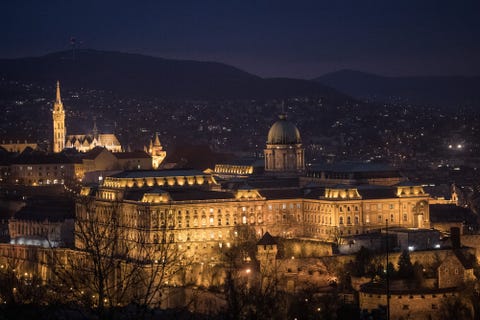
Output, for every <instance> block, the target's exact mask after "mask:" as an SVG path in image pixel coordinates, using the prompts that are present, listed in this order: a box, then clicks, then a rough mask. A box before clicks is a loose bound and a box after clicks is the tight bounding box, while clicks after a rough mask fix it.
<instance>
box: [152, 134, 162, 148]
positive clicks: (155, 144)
mask: <svg viewBox="0 0 480 320" xmlns="http://www.w3.org/2000/svg"><path fill="white" fill-rule="evenodd" d="M153 146H154V147H161V146H162V145H161V143H160V138H158V133H157V132H155V141H154V142H153Z"/></svg>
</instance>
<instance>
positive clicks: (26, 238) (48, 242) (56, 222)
mask: <svg viewBox="0 0 480 320" xmlns="http://www.w3.org/2000/svg"><path fill="white" fill-rule="evenodd" d="M74 216H75V207H74V203H73V200H58V199H53V198H44V199H40V200H34V201H31V202H30V203H27V205H26V206H25V207H23V208H22V209H20V211H18V212H16V213H15V215H14V216H13V217H12V218H10V220H9V223H8V229H9V234H10V243H11V244H21V245H31V246H42V247H45V248H49V247H58V246H71V245H72V244H73V240H74Z"/></svg>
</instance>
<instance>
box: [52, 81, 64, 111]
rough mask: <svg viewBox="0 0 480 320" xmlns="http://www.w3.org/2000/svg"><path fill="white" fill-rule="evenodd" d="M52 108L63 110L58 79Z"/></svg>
mask: <svg viewBox="0 0 480 320" xmlns="http://www.w3.org/2000/svg"><path fill="white" fill-rule="evenodd" d="M53 109H54V110H56V111H61V110H63V103H62V97H61V96H60V81H57V91H56V94H55V103H54V108H53Z"/></svg>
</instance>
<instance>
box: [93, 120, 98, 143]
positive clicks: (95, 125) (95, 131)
mask: <svg viewBox="0 0 480 320" xmlns="http://www.w3.org/2000/svg"><path fill="white" fill-rule="evenodd" d="M92 133H93V137H94V138H95V139H97V140H98V128H97V117H95V116H94V117H93V130H92Z"/></svg>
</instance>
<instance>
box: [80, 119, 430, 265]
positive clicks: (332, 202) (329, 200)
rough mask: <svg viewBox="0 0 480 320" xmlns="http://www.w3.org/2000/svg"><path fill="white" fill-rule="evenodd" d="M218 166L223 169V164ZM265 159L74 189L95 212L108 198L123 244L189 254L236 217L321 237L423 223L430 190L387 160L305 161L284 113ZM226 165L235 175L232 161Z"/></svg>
mask: <svg viewBox="0 0 480 320" xmlns="http://www.w3.org/2000/svg"><path fill="white" fill-rule="evenodd" d="M218 167H219V168H221V171H222V177H225V173H228V171H229V164H222V165H219V166H218ZM264 169H265V171H266V174H258V175H255V174H254V173H253V172H254V170H253V168H248V166H247V167H245V166H244V167H242V168H241V170H240V171H241V173H243V174H244V177H243V178H236V179H225V178H223V179H222V178H221V177H219V176H217V175H216V174H215V172H213V173H212V174H210V173H206V172H202V171H195V170H162V171H125V172H122V173H118V174H116V175H112V176H109V177H106V178H105V179H104V181H103V183H102V184H101V185H99V186H98V187H96V188H92V187H84V189H83V190H82V193H81V195H82V197H83V198H84V199H90V200H91V201H92V202H94V203H95V204H96V205H95V206H94V207H95V208H96V210H97V211H96V212H97V214H98V215H102V214H112V210H106V209H105V208H113V207H115V208H116V213H115V214H116V215H118V216H119V217H120V220H119V221H121V223H120V224H121V227H122V228H124V230H125V231H126V233H127V234H128V236H126V237H125V238H124V239H125V242H126V243H125V245H126V246H129V245H128V243H127V242H130V241H131V242H135V241H138V240H139V239H146V240H147V241H150V242H151V243H152V244H153V243H156V242H158V241H162V238H163V241H169V242H173V243H176V244H177V245H178V246H179V247H182V248H183V249H185V250H187V251H188V252H189V255H191V256H192V257H194V259H195V261H203V260H205V259H207V260H208V261H210V262H211V260H214V259H218V257H216V256H215V255H216V254H217V255H218V249H219V248H222V247H224V246H227V247H228V246H230V245H231V243H232V242H234V241H235V238H236V236H237V232H236V230H237V228H238V227H240V226H248V227H251V228H252V229H254V230H255V231H256V233H257V235H258V236H259V237H260V236H261V235H263V234H264V233H265V232H267V231H268V232H269V233H270V234H272V235H273V236H280V237H285V238H311V239H318V240H324V241H332V240H335V239H336V238H338V237H341V236H355V235H361V234H365V233H369V232H372V231H378V230H381V229H382V228H385V224H386V222H388V224H389V226H392V227H398V228H429V227H430V221H429V207H428V198H429V195H428V194H426V193H425V192H424V190H423V188H422V187H421V186H420V185H415V184H412V183H410V182H408V181H405V179H404V178H403V177H402V176H401V175H400V174H399V172H398V171H396V170H394V169H392V168H390V167H387V166H379V165H367V164H353V163H351V164H349V163H347V164H342V165H337V166H334V165H332V166H327V167H311V168H309V169H308V170H306V171H305V168H304V153H303V148H302V144H301V140H300V133H299V131H298V129H297V128H296V126H295V125H294V124H293V123H291V122H289V121H287V120H286V117H285V116H284V115H282V116H281V117H280V120H279V122H277V123H275V124H274V125H273V126H272V129H271V130H270V132H269V134H268V141H267V148H266V149H265V168H264ZM231 170H232V173H233V174H235V175H236V176H237V174H238V171H239V167H238V166H237V165H232V166H231ZM272 171H275V172H277V173H279V174H278V175H276V176H273V175H272V174H271V172H272ZM85 203H87V202H86V201H79V202H78V203H77V216H78V215H82V214H86V212H87V211H88V208H86V206H85ZM165 230H168V233H169V234H168V238H167V239H165ZM209 253H210V254H209Z"/></svg>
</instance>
